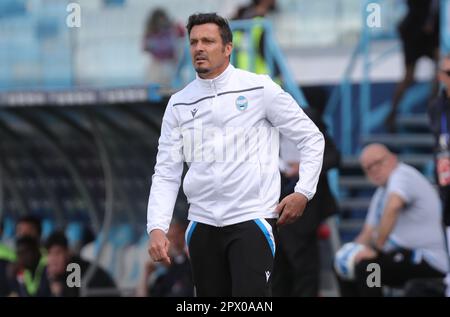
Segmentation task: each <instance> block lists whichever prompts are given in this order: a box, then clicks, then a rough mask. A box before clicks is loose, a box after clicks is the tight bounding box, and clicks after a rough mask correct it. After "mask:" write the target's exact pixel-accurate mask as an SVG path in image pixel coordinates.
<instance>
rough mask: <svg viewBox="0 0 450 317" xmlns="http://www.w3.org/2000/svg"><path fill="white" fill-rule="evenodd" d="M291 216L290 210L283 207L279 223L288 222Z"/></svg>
mask: <svg viewBox="0 0 450 317" xmlns="http://www.w3.org/2000/svg"><path fill="white" fill-rule="evenodd" d="M289 217H290V214H289V210H288V209H287V208H286V207H285V208H284V209H283V212H282V213H281V216H280V218H278V221H277V224H278V225H284V224H286V223H287V220H288V219H289Z"/></svg>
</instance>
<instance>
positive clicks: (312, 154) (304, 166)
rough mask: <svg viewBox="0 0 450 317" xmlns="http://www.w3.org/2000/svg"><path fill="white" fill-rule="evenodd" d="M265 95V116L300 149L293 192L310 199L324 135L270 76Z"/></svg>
mask: <svg viewBox="0 0 450 317" xmlns="http://www.w3.org/2000/svg"><path fill="white" fill-rule="evenodd" d="M264 94H265V95H264V103H265V107H266V116H267V119H268V120H269V122H270V123H271V124H272V125H273V126H274V127H275V128H278V129H279V131H280V133H282V134H283V135H285V136H286V137H287V138H288V139H290V140H291V141H292V142H294V143H295V145H296V146H297V149H298V150H299V151H300V158H299V162H301V163H300V171H299V181H298V183H297V185H296V186H295V192H298V193H301V194H303V195H305V196H306V197H307V198H308V200H311V199H312V198H313V197H314V194H315V193H316V188H317V182H318V181H319V176H320V171H321V169H322V162H323V153H324V146H325V141H324V137H323V135H322V133H321V132H320V131H319V129H318V128H317V126H316V125H315V124H314V122H313V121H312V120H311V119H310V118H309V117H308V116H307V115H306V114H305V113H304V112H303V110H302V109H301V108H300V106H299V105H298V104H297V102H296V101H295V100H294V99H293V98H292V96H291V95H289V94H288V93H287V92H285V91H283V90H282V89H281V87H280V86H278V85H277V84H275V83H274V82H273V81H272V80H271V79H270V78H266V81H265V87H264Z"/></svg>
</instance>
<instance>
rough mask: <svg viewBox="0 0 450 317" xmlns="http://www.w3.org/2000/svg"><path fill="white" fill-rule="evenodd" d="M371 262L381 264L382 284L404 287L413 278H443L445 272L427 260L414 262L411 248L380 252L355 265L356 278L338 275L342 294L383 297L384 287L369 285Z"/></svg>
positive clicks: (345, 295)
mask: <svg viewBox="0 0 450 317" xmlns="http://www.w3.org/2000/svg"><path fill="white" fill-rule="evenodd" d="M370 263H377V264H379V266H380V273H381V279H380V280H381V286H383V285H387V286H391V287H403V286H405V284H406V283H407V282H408V281H410V280H413V279H418V278H443V277H444V274H443V273H441V272H440V271H438V270H436V269H434V268H433V267H431V266H430V265H429V264H428V263H427V262H426V261H424V260H422V261H421V262H419V263H414V261H413V252H412V251H411V250H406V249H400V250H396V251H393V252H389V253H383V252H380V253H379V254H378V256H377V257H376V258H374V259H371V260H363V261H361V262H359V263H358V264H357V265H356V266H355V280H354V281H345V280H342V279H341V278H340V277H339V276H337V279H338V282H339V288H340V291H341V296H344V297H381V296H383V290H382V287H369V286H368V285H367V278H368V277H369V275H370V274H371V273H372V272H373V271H367V267H368V265H369V264H370Z"/></svg>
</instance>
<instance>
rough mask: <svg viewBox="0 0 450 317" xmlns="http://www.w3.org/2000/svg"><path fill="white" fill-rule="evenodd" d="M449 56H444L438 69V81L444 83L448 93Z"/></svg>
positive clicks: (449, 87) (449, 76)
mask: <svg viewBox="0 0 450 317" xmlns="http://www.w3.org/2000/svg"><path fill="white" fill-rule="evenodd" d="M448 73H450V58H448V57H447V58H445V59H444V60H443V61H442V63H441V66H440V69H439V75H438V76H439V81H440V82H441V83H443V84H444V85H445V87H446V88H447V92H448V93H450V75H449V74H448Z"/></svg>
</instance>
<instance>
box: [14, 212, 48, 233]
mask: <svg viewBox="0 0 450 317" xmlns="http://www.w3.org/2000/svg"><path fill="white" fill-rule="evenodd" d="M21 222H26V223H30V224H32V225H33V226H34V227H35V228H36V231H37V232H38V234H39V237H40V236H41V234H42V224H41V219H40V218H38V217H36V216H33V215H26V216H23V217H21V218H20V219H19V220H18V221H17V224H19V223H21ZM17 224H16V225H17Z"/></svg>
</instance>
